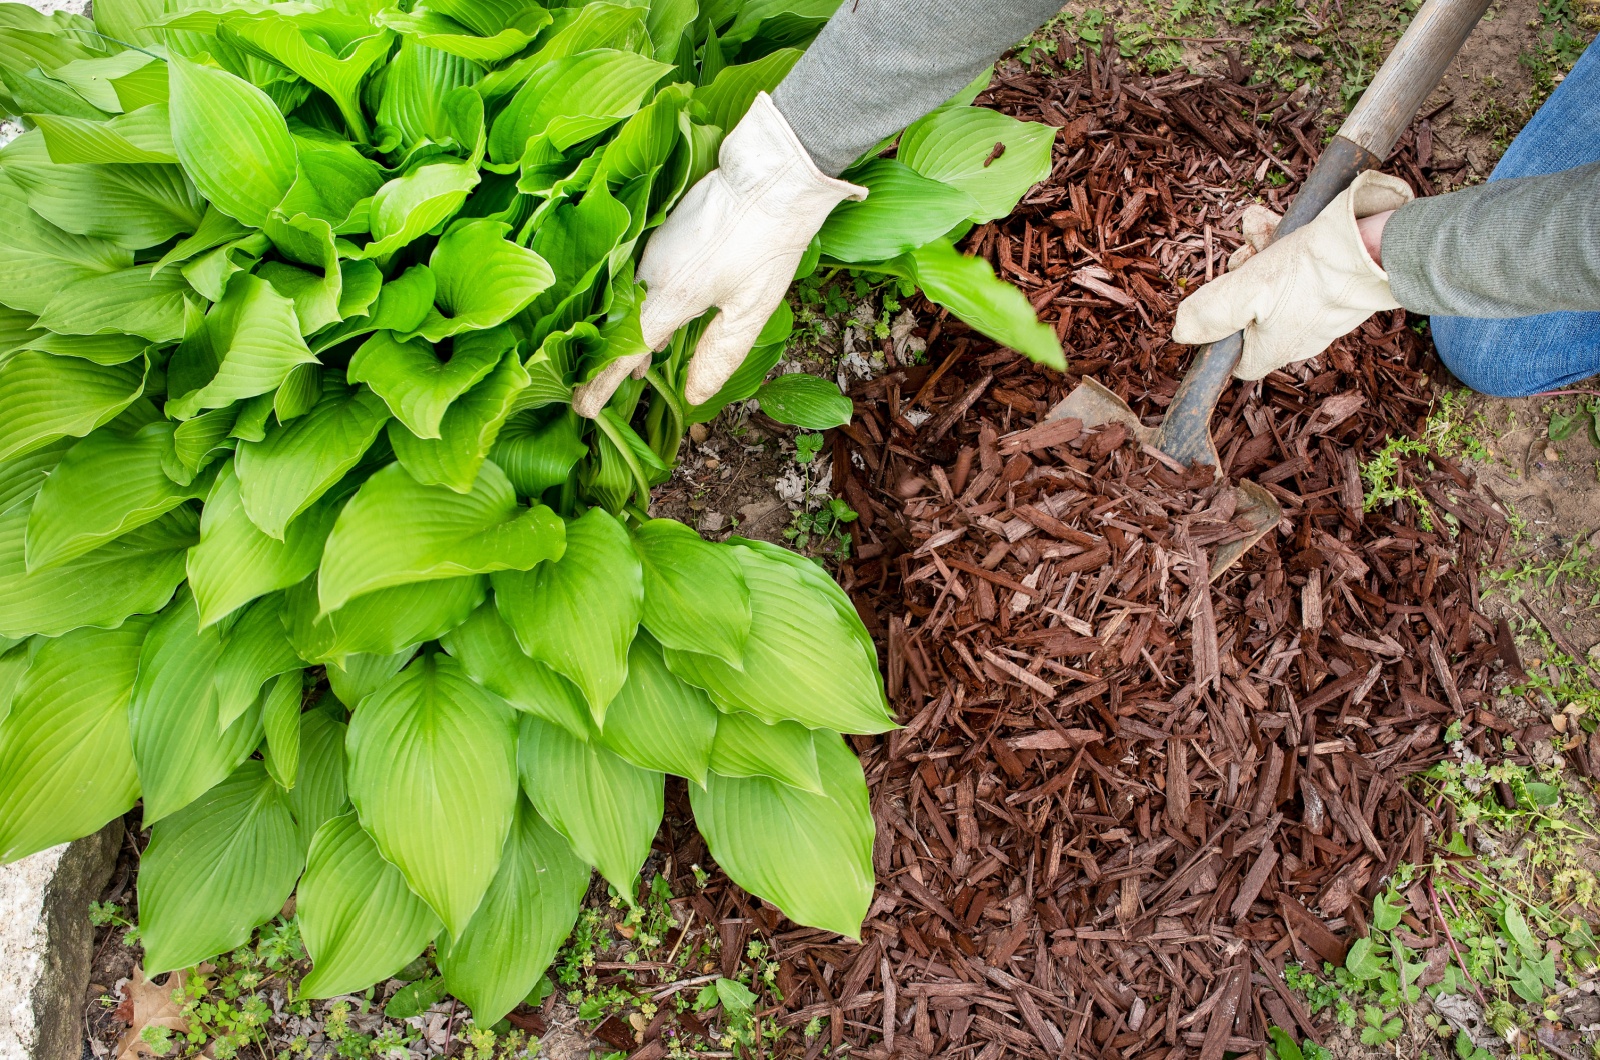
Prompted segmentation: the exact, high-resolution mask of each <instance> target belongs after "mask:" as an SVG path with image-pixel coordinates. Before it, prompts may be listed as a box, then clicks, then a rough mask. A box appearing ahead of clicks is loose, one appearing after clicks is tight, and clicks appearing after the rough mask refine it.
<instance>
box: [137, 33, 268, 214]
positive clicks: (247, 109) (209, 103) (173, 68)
mask: <svg viewBox="0 0 1600 1060" xmlns="http://www.w3.org/2000/svg"><path fill="white" fill-rule="evenodd" d="M167 72H168V77H169V78H170V88H171V111H172V145H173V148H174V149H175V150H176V151H177V155H178V159H179V161H181V162H182V163H183V168H184V172H186V173H188V174H189V179H190V180H192V181H194V183H195V187H197V188H199V189H200V193H201V194H202V195H204V196H205V197H206V199H207V200H209V201H210V202H211V204H212V205H214V206H216V207H217V209H219V210H221V211H222V212H223V213H225V214H227V215H228V216H230V217H235V218H237V219H239V220H240V221H243V222H244V223H245V224H247V225H250V226H251V227H253V228H260V227H261V224H262V222H264V221H265V220H266V217H267V212H268V211H269V210H271V209H272V208H273V207H274V206H276V205H278V202H279V200H281V199H282V198H283V195H284V193H285V192H287V191H288V190H289V186H290V185H291V184H293V183H294V174H295V147H294V139H293V137H291V136H290V135H289V126H288V124H287V123H286V122H285V121H284V119H283V114H282V113H280V112H279V110H278V108H277V106H276V105H275V104H274V103H273V102H272V100H271V98H270V97H268V96H267V94H266V93H265V92H263V91H261V89H259V88H257V87H256V86H255V85H252V84H251V83H250V82H248V81H246V80H244V79H243V78H239V77H235V76H234V75H233V74H230V73H228V72H227V71H226V70H219V69H217V68H216V67H211V66H201V65H199V64H198V63H192V62H190V61H189V60H187V59H185V58H183V57H181V56H178V55H174V56H172V58H171V60H170V61H169V62H168V63H167Z"/></svg>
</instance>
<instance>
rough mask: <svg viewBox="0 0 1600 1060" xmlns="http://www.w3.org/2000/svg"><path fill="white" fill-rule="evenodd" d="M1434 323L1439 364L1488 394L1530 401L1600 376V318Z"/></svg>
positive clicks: (1561, 316) (1586, 315) (1470, 319)
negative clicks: (1533, 395)
mask: <svg viewBox="0 0 1600 1060" xmlns="http://www.w3.org/2000/svg"><path fill="white" fill-rule="evenodd" d="M1429 323H1430V326H1431V327H1432V330H1433V343H1434V346H1435V347H1437V348H1438V350H1439V359H1440V360H1442V361H1443V362H1444V363H1445V367H1447V368H1449V369H1450V371H1451V372H1452V373H1453V374H1454V375H1455V377H1456V378H1457V379H1459V380H1461V381H1462V382H1463V383H1465V384H1466V385H1467V386H1469V387H1471V388H1472V389H1473V390H1476V391H1478V392H1479V393H1482V394H1491V395H1494V396H1495V397H1527V396H1528V395H1530V394H1538V393H1542V392H1543V391H1546V390H1556V389H1559V388H1561V387H1563V386H1567V385H1569V384H1571V383H1576V382H1578V381H1580V380H1583V379H1587V378H1589V377H1590V376H1592V375H1595V374H1597V373H1600V313H1541V314H1539V315H1537V316H1529V317H1512V318H1507V319H1478V318H1473V317H1446V316H1436V317H1433V318H1432V319H1431V320H1430V321H1429Z"/></svg>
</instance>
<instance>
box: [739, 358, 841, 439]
mask: <svg viewBox="0 0 1600 1060" xmlns="http://www.w3.org/2000/svg"><path fill="white" fill-rule="evenodd" d="M756 400H757V401H759V402H760V403H761V411H762V412H765V413H766V414H767V415H768V416H770V417H772V418H773V419H775V420H777V421H778V422H779V423H790V424H793V425H794V426H796V427H804V428H805V429H807V430H810V431H825V430H827V429H828V428H829V427H840V426H843V425H844V424H846V423H849V422H850V417H851V416H852V415H854V413H855V406H854V405H853V404H851V402H850V399H849V398H847V397H845V396H844V395H843V394H842V393H840V392H839V387H838V385H837V384H836V383H832V382H829V381H828V380H826V379H821V378H819V377H817V376H814V375H810V374H808V373H806V372H790V373H788V374H786V375H780V376H778V378H776V379H774V380H772V381H771V382H770V383H764V384H762V386H761V389H760V390H757V391H756Z"/></svg>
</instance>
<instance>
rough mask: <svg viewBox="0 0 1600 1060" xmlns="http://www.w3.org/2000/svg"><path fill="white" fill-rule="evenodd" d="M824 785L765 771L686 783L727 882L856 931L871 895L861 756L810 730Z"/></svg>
mask: <svg viewBox="0 0 1600 1060" xmlns="http://www.w3.org/2000/svg"><path fill="white" fill-rule="evenodd" d="M816 745H817V765H818V768H819V771H820V774H821V779H822V787H823V790H824V792H825V794H823V795H814V794H812V793H810V792H807V791H801V790H800V789H799V788H795V787H790V786H789V785H787V784H781V783H779V782H778V781H776V780H771V779H769V778H767V777H747V778H735V777H723V776H718V775H717V774H716V773H711V774H708V775H707V777H706V786H705V789H704V790H701V789H699V788H695V787H691V788H690V789H689V802H690V804H691V805H692V806H693V807H694V818H695V823H696V824H697V825H699V827H700V834H701V835H703V836H705V838H706V845H707V846H709V847H710V848H711V856H712V857H714V858H716V859H717V864H718V865H719V866H721V868H722V869H723V871H725V872H726V873H727V874H728V875H729V877H731V878H732V879H733V881H734V882H735V883H737V884H738V885H739V886H741V887H743V888H744V889H745V890H747V891H749V892H750V893H751V894H754V895H756V896H758V897H760V898H765V899H766V900H767V901H769V902H771V903H772V904H773V905H776V906H777V907H778V908H779V909H782V910H783V911H784V913H785V915H787V916H788V917H789V919H791V920H794V921H797V922H799V923H801V924H806V925H808V926H811V927H817V928H822V929H824V930H827V931H837V932H838V933H839V934H841V935H847V936H849V937H851V938H857V937H859V935H860V932H861V921H862V920H863V919H865V918H866V915H867V907H868V906H869V905H870V904H871V902H872V886H873V874H872V838H873V823H872V810H871V807H870V806H869V805H868V799H867V785H866V780H865V778H863V776H862V774H861V764H860V763H859V762H857V761H856V757H855V755H853V754H851V753H850V751H849V749H848V748H846V747H845V746H844V741H843V740H842V739H840V738H839V737H838V736H837V735H835V734H833V733H827V732H819V733H817V740H816Z"/></svg>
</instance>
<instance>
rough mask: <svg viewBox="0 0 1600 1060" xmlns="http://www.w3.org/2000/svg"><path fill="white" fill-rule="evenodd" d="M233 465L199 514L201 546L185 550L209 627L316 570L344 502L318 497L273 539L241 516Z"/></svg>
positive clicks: (220, 475) (224, 471)
mask: <svg viewBox="0 0 1600 1060" xmlns="http://www.w3.org/2000/svg"><path fill="white" fill-rule="evenodd" d="M189 422H190V423H193V422H194V421H193V420H190V421H189ZM235 463H236V462H235V461H229V462H228V463H226V464H224V465H222V469H221V470H220V471H219V472H218V473H217V480H216V482H215V483H214V484H213V485H212V487H211V495H210V496H209V497H207V498H206V505H205V509H204V510H203V511H202V512H201V513H200V543H199V544H198V545H196V546H195V547H194V548H192V549H190V550H189V558H188V563H187V569H188V574H189V587H190V588H191V589H193V590H194V596H195V600H196V601H197V602H198V603H199V605H200V621H201V622H202V623H203V624H205V625H208V626H209V625H211V624H212V623H213V622H215V621H217V620H218V619H220V618H223V617H225V616H227V615H229V614H231V613H232V612H234V611H235V610H237V609H238V608H240V607H242V606H244V605H245V604H247V603H249V602H250V601H251V600H254V599H256V598H257V597H259V596H264V595H266V594H267V593H270V592H274V591H276V590H278V589H287V588H289V586H291V585H295V584H297V583H299V582H300V581H302V580H304V579H305V578H306V577H307V576H308V575H310V574H311V572H312V571H314V570H316V569H317V564H318V562H320V560H321V558H322V546H323V543H324V542H325V541H327V539H328V533H329V531H331V530H332V529H333V522H334V519H336V518H337V517H338V514H339V506H340V502H341V501H342V500H343V498H342V497H334V496H324V497H322V498H319V499H318V500H317V501H316V502H314V503H313V504H312V505H311V508H310V509H309V510H308V511H306V512H305V513H303V514H302V515H300V516H298V517H296V518H295V519H294V521H293V522H291V523H290V524H289V525H288V526H287V527H286V528H285V530H284V537H283V540H282V541H275V540H273V539H272V538H270V537H268V536H267V535H266V534H264V533H262V532H261V530H260V529H258V528H257V527H256V525H255V524H254V523H252V522H251V521H250V518H249V516H248V515H246V513H245V509H244V503H243V500H242V498H241V495H240V487H239V476H238V474H237V473H236V472H235V470H234V468H235Z"/></svg>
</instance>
